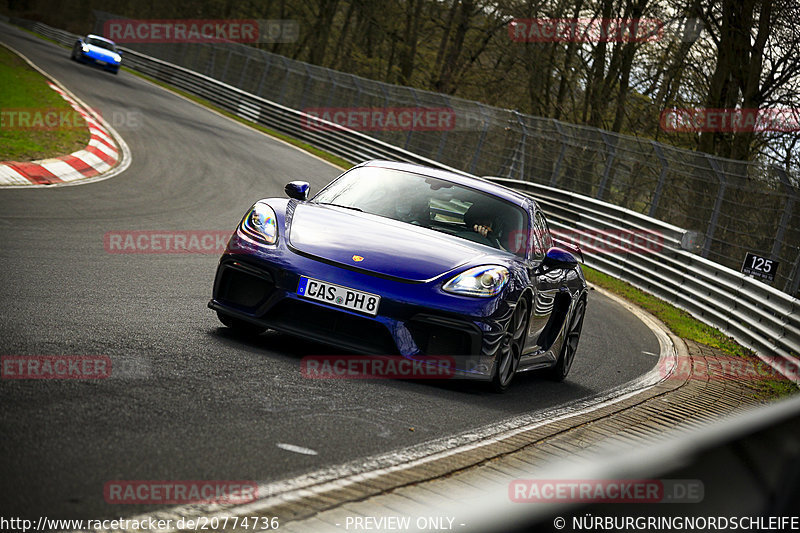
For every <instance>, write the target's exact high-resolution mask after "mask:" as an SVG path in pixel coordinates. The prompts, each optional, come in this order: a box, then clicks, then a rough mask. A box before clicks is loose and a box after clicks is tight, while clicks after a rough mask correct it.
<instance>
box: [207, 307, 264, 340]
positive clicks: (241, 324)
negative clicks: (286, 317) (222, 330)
mask: <svg viewBox="0 0 800 533" xmlns="http://www.w3.org/2000/svg"><path fill="white" fill-rule="evenodd" d="M217 318H219V321H220V322H222V323H223V324H224V325H225V326H227V327H229V328H230V329H232V330H233V331H235V332H237V333H241V334H244V335H259V334H261V333H264V331H266V330H267V328H265V327H263V326H259V325H256V324H252V323H250V322H246V321H244V320H241V319H239V318H234V317H232V316H230V315H226V314H224V313H220V312H219V311H217Z"/></svg>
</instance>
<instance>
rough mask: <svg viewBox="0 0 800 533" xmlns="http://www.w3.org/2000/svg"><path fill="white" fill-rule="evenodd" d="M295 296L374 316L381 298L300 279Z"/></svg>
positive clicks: (307, 279)
mask: <svg viewBox="0 0 800 533" xmlns="http://www.w3.org/2000/svg"><path fill="white" fill-rule="evenodd" d="M297 294H299V295H300V296H302V297H304V298H308V299H310V300H317V301H318V302H325V303H326V304H331V305H336V306H339V307H344V308H345V309H351V310H353V311H358V312H361V313H366V314H368V315H372V316H375V315H377V314H378V304H379V303H380V302H381V297H380V296H378V295H377V294H370V293H368V292H361V291H356V290H353V289H348V288H347V287H342V286H341V285H335V284H333V283H329V282H327V281H320V280H318V279H311V278H305V277H302V278H300V284H299V285H298V287H297Z"/></svg>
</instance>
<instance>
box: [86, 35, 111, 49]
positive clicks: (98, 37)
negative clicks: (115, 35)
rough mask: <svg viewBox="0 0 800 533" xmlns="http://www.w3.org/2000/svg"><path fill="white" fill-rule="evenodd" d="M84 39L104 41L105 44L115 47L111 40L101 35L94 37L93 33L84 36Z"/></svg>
mask: <svg viewBox="0 0 800 533" xmlns="http://www.w3.org/2000/svg"><path fill="white" fill-rule="evenodd" d="M86 38H87V39H89V38H92V39H97V40H98V41H105V42H107V43H109V44H113V45H115V46H116V43H115V42H114V41H112V40H111V39H106V38H105V37H103V36H102V35H95V34H94V33H90V34H89V35H87V36H86Z"/></svg>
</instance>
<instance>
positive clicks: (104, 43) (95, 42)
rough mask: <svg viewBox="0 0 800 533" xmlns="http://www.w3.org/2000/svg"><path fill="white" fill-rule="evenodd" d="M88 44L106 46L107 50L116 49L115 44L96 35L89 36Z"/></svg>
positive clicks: (113, 50)
mask: <svg viewBox="0 0 800 533" xmlns="http://www.w3.org/2000/svg"><path fill="white" fill-rule="evenodd" d="M86 44H91V45H93V46H98V47H100V48H105V49H106V50H111V51H112V52H115V51H116V48H115V47H114V45H113V44H111V43H110V42H108V41H104V40H103V39H97V38H96V37H89V38H88V39H86Z"/></svg>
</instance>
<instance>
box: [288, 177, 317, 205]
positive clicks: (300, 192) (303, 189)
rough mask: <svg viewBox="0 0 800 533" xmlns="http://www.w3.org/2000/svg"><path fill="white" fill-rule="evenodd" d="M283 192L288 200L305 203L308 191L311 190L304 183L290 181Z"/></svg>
mask: <svg viewBox="0 0 800 533" xmlns="http://www.w3.org/2000/svg"><path fill="white" fill-rule="evenodd" d="M283 190H284V191H285V192H286V196H288V197H289V198H294V199H295V200H300V201H301V202H305V201H306V200H308V191H310V190H311V186H310V185H309V184H308V183H307V182H305V181H292V182H289V183H287V184H286V187H284V188H283Z"/></svg>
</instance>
